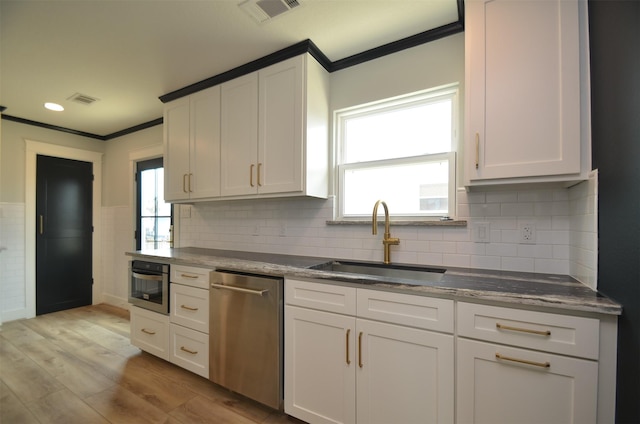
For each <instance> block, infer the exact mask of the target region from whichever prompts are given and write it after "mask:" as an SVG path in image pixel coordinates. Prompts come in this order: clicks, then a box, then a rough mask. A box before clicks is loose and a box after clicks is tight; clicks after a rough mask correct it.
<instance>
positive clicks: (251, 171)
mask: <svg viewBox="0 0 640 424" xmlns="http://www.w3.org/2000/svg"><path fill="white" fill-rule="evenodd" d="M254 166H255V165H254V164H251V165H249V185H250V186H251V187H254V185H253V167H254Z"/></svg>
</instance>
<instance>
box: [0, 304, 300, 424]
mask: <svg viewBox="0 0 640 424" xmlns="http://www.w3.org/2000/svg"><path fill="white" fill-rule="evenodd" d="M0 423H6V424H18V423H61V424H62V423H64V424H71V423H82V424H93V423H126V424H129V423H167V424H192V423H217V424H219V423H234V424H235V423H238V424H255V423H264V424H285V423H286V424H292V423H296V424H299V423H301V421H298V420H295V419H293V418H290V417H287V416H286V415H284V414H282V413H279V412H277V411H274V410H272V409H270V408H267V407H265V406H262V405H260V404H258V403H256V402H253V401H251V400H249V399H246V398H243V397H241V396H238V395H236V394H234V393H231V392H229V391H228V390H226V389H224V388H222V387H220V386H217V385H215V384H213V383H211V382H210V381H208V380H206V379H204V378H202V377H199V376H197V375H195V374H192V373H190V372H189V371H185V370H183V369H181V368H179V367H177V366H174V365H172V364H170V363H168V362H166V361H163V360H161V359H158V358H156V357H155V356H153V355H149V354H147V353H144V352H141V351H140V350H139V349H138V348H136V347H134V346H132V345H131V344H130V343H129V314H128V311H126V310H123V309H119V308H115V307H112V306H108V305H97V306H88V307H83V308H77V309H72V310H68V311H61V312H55V313H52V314H47V315H42V316H38V317H36V318H32V319H27V320H19V321H13V322H7V323H3V324H2V325H1V326H0Z"/></svg>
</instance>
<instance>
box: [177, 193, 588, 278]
mask: <svg viewBox="0 0 640 424" xmlns="http://www.w3.org/2000/svg"><path fill="white" fill-rule="evenodd" d="M583 184H584V187H583ZM596 191H597V185H595V184H593V183H587V182H585V183H582V184H579V185H576V186H574V187H571V188H569V189H566V188H557V189H549V188H544V189H539V190H538V189H531V188H526V189H520V190H510V191H487V192H481V191H472V192H467V191H465V190H462V189H461V190H459V191H458V205H457V210H458V217H459V218H460V219H465V220H466V221H467V223H468V224H467V227H464V228H460V227H423V226H398V225H396V226H394V225H393V224H392V228H391V233H392V236H394V237H399V238H400V240H401V242H400V245H398V246H392V247H391V251H392V253H391V255H392V260H394V261H396V262H407V263H414V262H415V263H421V264H425V265H434V266H456V267H459V266H463V267H474V268H482V269H498V270H513V271H527V272H540V273H562V274H568V273H571V275H578V274H574V272H576V273H579V274H580V275H584V274H585V271H584V270H585V269H591V270H592V272H591V273H590V274H589V275H588V276H587V277H584V278H585V279H582V278H581V281H583V282H585V280H588V281H591V282H593V281H595V280H596V278H595V275H596V274H595V271H593V270H595V269H597V268H596V267H595V265H596V264H595V259H594V258H595V255H594V254H593V253H594V252H595V251H596V249H595V243H594V240H597V233H596V232H595V225H596V220H595V218H594V217H595V213H594V211H595V205H596V204H597V202H596V198H595V195H596ZM391 207H392V206H391ZM191 209H192V210H191V217H190V218H184V219H182V220H181V222H180V225H181V239H180V245H181V246H196V247H205V248H217V249H232V250H243V251H259V252H272V253H283V254H296V255H308V256H319V257H327V258H343V259H358V260H374V261H379V260H381V259H382V243H381V239H382V231H381V230H382V227H379V231H378V235H376V236H374V235H372V234H371V228H370V226H368V225H327V224H326V221H329V220H332V219H333V210H334V199H333V198H329V199H326V200H321V199H265V200H240V201H223V202H212V203H201V204H194V205H193V206H191ZM476 222H489V223H490V225H491V232H490V240H489V242H488V243H476V242H473V241H472V240H471V228H472V227H473V225H474V223H476ZM523 222H531V223H534V224H535V226H536V243H535V244H531V245H528V244H521V243H520V242H519V225H520V224H522V223H523ZM581 249H582V250H586V251H587V253H586V254H585V253H584V252H581V251H580V250H581ZM584 263H587V264H588V267H587V266H585V265H584ZM589 267H591V268H589ZM574 270H575V271H574Z"/></svg>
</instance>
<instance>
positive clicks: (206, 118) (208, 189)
mask: <svg viewBox="0 0 640 424" xmlns="http://www.w3.org/2000/svg"><path fill="white" fill-rule="evenodd" d="M190 102H191V144H190V146H191V149H190V160H189V163H190V174H189V178H188V188H189V191H190V193H189V194H190V198H191V199H202V198H211V197H218V196H220V86H216V87H211V88H208V89H206V90H203V91H201V92H199V93H196V94H193V95H192V96H190Z"/></svg>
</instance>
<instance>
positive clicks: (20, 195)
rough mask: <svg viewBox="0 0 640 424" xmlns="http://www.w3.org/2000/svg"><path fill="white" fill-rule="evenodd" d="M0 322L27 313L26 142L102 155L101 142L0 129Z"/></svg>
mask: <svg viewBox="0 0 640 424" xmlns="http://www.w3.org/2000/svg"><path fill="white" fill-rule="evenodd" d="M0 137H1V139H0V248H3V249H4V250H3V251H2V252H1V253H0V283H1V284H0V297H1V301H0V322H2V321H7V320H12V319H18V318H23V317H24V316H26V315H25V314H26V313H27V310H26V308H27V298H26V292H27V288H26V278H27V277H26V275H27V272H26V271H27V270H26V265H25V263H26V257H27V255H26V252H25V228H26V219H25V215H26V213H27V211H26V208H25V193H26V187H25V177H26V169H25V165H26V143H25V140H32V141H39V142H43V143H49V144H51V145H53V146H54V149H55V148H56V147H55V146H61V147H71V148H74V149H82V150H88V151H92V152H103V151H104V147H105V146H104V142H102V141H98V140H95V139H91V138H87V137H82V136H78V135H73V134H67V133H63V132H59V131H52V130H47V129H44V128H39V127H34V126H31V125H25V124H20V123H17V122H13V121H6V120H2V127H1V129H0ZM98 268H99V267H98Z"/></svg>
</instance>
